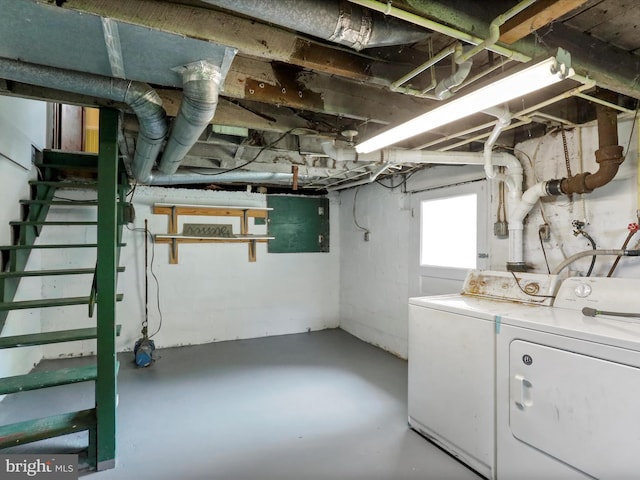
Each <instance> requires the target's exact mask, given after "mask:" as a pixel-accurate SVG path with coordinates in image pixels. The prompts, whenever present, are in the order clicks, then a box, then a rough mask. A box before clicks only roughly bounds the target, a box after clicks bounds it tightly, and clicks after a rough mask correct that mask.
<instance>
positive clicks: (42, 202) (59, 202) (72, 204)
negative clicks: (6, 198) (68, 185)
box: [20, 200, 98, 207]
mask: <svg viewBox="0 0 640 480" xmlns="http://www.w3.org/2000/svg"><path fill="white" fill-rule="evenodd" d="M20 203H21V204H22V205H51V206H56V207H57V206H61V205H62V206H69V207H86V206H96V205H98V201H97V200H20Z"/></svg>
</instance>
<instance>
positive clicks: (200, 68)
mask: <svg viewBox="0 0 640 480" xmlns="http://www.w3.org/2000/svg"><path fill="white" fill-rule="evenodd" d="M182 78H183V85H182V103H181V104H180V110H179V112H178V116H177V117H176V119H175V121H174V122H173V126H172V128H171V134H170V136H169V140H168V142H167V146H166V147H165V150H164V153H163V154H162V160H161V161H160V165H159V167H158V169H159V170H160V172H162V173H164V174H167V175H171V174H173V173H175V172H176V170H177V169H178V166H179V165H180V162H182V159H183V158H184V156H185V155H186V154H187V152H189V150H190V149H191V147H193V145H195V143H196V141H197V140H198V138H199V137H200V135H201V134H202V132H203V131H204V129H205V128H206V127H207V125H209V122H210V121H211V120H212V119H213V116H214V114H215V112H216V107H217V105H218V93H219V91H220V84H221V83H222V74H221V73H220V68H219V67H217V66H216V65H213V64H211V63H209V62H206V61H204V60H203V61H199V62H194V63H192V64H189V65H186V66H185V67H184V68H183V69H182Z"/></svg>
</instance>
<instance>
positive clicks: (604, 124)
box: [560, 90, 624, 195]
mask: <svg viewBox="0 0 640 480" xmlns="http://www.w3.org/2000/svg"><path fill="white" fill-rule="evenodd" d="M600 98H602V99H604V100H607V101H609V102H610V103H616V100H617V93H615V92H611V91H608V90H604V91H602V92H601V94H600ZM596 113H597V117H598V145H599V148H598V150H596V162H598V165H599V167H600V168H599V169H598V171H597V172H596V173H589V172H585V173H580V174H577V175H573V176H572V177H569V178H563V179H562V180H561V182H560V189H561V190H562V193H564V194H566V195H571V194H572V193H589V192H592V191H593V190H595V189H596V188H599V187H602V186H603V185H606V184H607V183H609V182H610V181H611V180H613V178H614V177H615V176H616V173H618V168H619V167H620V164H621V163H622V162H623V161H624V157H623V156H622V150H623V149H622V147H621V146H620V145H618V116H617V112H616V110H614V109H612V108H610V107H607V106H604V105H600V104H598V105H596Z"/></svg>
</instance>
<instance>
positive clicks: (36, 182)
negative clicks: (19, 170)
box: [29, 180, 98, 188]
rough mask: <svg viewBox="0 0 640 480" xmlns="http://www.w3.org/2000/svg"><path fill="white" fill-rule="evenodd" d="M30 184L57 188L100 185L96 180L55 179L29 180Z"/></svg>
mask: <svg viewBox="0 0 640 480" xmlns="http://www.w3.org/2000/svg"><path fill="white" fill-rule="evenodd" d="M29 185H44V186H47V187H57V188H65V187H72V188H83V187H95V186H97V185H98V182H97V181H95V180H88V181H82V182H79V181H74V182H72V181H64V180H63V181H54V180H29Z"/></svg>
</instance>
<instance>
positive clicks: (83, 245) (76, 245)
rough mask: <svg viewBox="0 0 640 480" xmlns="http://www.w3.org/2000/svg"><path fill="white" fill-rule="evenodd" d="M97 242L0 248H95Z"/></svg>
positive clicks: (123, 244)
mask: <svg viewBox="0 0 640 480" xmlns="http://www.w3.org/2000/svg"><path fill="white" fill-rule="evenodd" d="M97 246H98V244H97V243H61V244H54V243H45V244H36V245H2V246H0V250H24V249H29V248H96V247H97ZM118 246H119V247H126V246H127V244H126V243H120V244H118Z"/></svg>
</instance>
